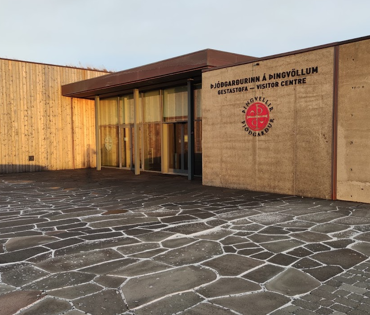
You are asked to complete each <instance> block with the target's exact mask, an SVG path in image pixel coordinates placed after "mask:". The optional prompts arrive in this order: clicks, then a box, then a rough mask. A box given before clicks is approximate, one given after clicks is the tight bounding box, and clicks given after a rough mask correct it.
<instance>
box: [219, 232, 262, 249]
mask: <svg viewBox="0 0 370 315" xmlns="http://www.w3.org/2000/svg"><path fill="white" fill-rule="evenodd" d="M246 242H248V239H246V238H244V237H239V236H233V235H232V236H228V237H226V238H225V239H223V240H222V241H220V243H221V244H223V245H234V244H240V243H246ZM256 246H257V245H255V247H256Z"/></svg>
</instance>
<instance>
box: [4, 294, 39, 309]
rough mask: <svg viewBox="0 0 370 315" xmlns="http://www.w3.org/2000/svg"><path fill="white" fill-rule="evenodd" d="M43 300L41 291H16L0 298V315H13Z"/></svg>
mask: <svg viewBox="0 0 370 315" xmlns="http://www.w3.org/2000/svg"><path fill="white" fill-rule="evenodd" d="M41 298H43V296H42V293H41V291H15V292H11V293H8V294H4V295H1V296H0V314H1V315H11V314H15V313H17V312H18V311H19V310H20V309H22V308H24V307H27V306H28V305H31V304H33V303H35V302H36V301H37V300H39V299H41Z"/></svg>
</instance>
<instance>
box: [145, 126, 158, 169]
mask: <svg viewBox="0 0 370 315" xmlns="http://www.w3.org/2000/svg"><path fill="white" fill-rule="evenodd" d="M144 169H145V170H150V171H161V124H145V125H144Z"/></svg>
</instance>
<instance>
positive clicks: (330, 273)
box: [305, 266, 343, 281]
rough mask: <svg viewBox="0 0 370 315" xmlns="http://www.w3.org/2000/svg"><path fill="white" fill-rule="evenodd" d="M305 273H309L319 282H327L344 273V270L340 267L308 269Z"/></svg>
mask: <svg viewBox="0 0 370 315" xmlns="http://www.w3.org/2000/svg"><path fill="white" fill-rule="evenodd" d="M305 272H307V273H309V274H310V275H311V276H313V277H315V278H316V279H317V280H319V281H326V280H328V279H330V278H332V277H334V276H336V275H337V274H340V273H341V272H343V269H342V268H341V267H339V266H322V267H318V268H312V269H306V270H305Z"/></svg>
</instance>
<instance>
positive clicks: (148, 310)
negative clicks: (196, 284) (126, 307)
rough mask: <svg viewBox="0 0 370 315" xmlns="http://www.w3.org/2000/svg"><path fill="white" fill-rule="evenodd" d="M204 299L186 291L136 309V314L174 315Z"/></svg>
mask: <svg viewBox="0 0 370 315" xmlns="http://www.w3.org/2000/svg"><path fill="white" fill-rule="evenodd" d="M202 301H203V299H202V298H201V297H200V296H199V295H198V294H195V293H193V292H185V293H180V294H176V295H172V296H170V297H166V298H163V299H161V300H159V301H157V302H154V303H151V304H149V305H147V306H144V307H142V308H139V309H135V315H148V314H161V315H172V314H176V313H178V312H181V311H183V310H185V309H187V308H189V307H192V306H194V305H196V304H198V303H200V302H202Z"/></svg>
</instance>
